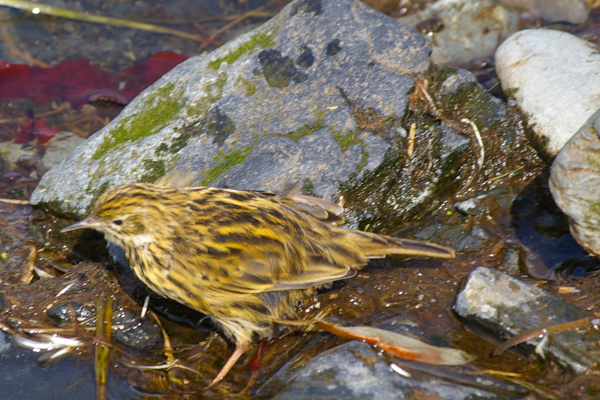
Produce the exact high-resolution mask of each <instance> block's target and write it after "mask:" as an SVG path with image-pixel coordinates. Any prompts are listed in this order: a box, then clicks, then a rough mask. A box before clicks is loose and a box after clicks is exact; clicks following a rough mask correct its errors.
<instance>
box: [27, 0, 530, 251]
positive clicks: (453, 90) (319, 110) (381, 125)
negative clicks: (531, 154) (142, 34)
mask: <svg viewBox="0 0 600 400" xmlns="http://www.w3.org/2000/svg"><path fill="white" fill-rule="evenodd" d="M430 52H431V44H430V42H429V41H428V40H427V39H425V38H423V37H422V36H420V35H419V34H417V33H416V32H415V31H413V30H412V29H410V28H408V27H406V26H404V25H402V24H400V23H398V22H397V21H396V20H394V19H392V18H390V17H387V16H385V15H383V14H381V13H379V12H377V11H375V10H372V9H370V8H369V7H367V6H366V5H364V4H363V3H361V2H359V1H357V0H356V1H352V0H343V1H333V0H322V1H317V0H298V1H296V2H294V3H291V4H289V5H288V6H287V7H286V8H284V9H283V10H282V12H281V13H280V14H279V15H278V16H276V17H275V18H273V19H272V20H271V21H269V22H268V23H266V24H265V25H263V26H261V27H260V28H258V29H256V30H255V31H252V32H249V33H248V34H246V35H244V36H241V37H240V38H238V39H236V40H235V41H233V42H231V43H229V44H227V45H225V46H224V47H222V48H220V49H218V50H216V51H215V52H213V53H211V54H209V55H203V56H198V57H194V58H192V59H189V60H188V61H186V62H184V63H182V64H181V65H179V66H178V67H176V68H175V69H174V70H172V71H171V72H170V73H168V74H167V75H165V76H164V77H163V78H162V79H161V80H159V81H158V82H157V83H156V84H154V85H153V86H152V87H150V88H148V89H147V90H146V91H144V92H143V93H142V94H141V95H140V96H138V97H137V98H136V99H135V100H134V101H133V102H132V103H131V104H130V105H129V106H128V107H126V108H125V110H124V111H123V112H122V113H121V115H119V117H117V118H116V119H115V120H114V121H113V122H112V123H111V124H109V125H108V126H107V127H105V128H104V129H102V130H101V131H99V132H98V133H96V134H95V135H94V136H92V137H91V138H90V139H88V140H87V142H86V143H84V144H83V145H81V146H79V147H78V148H77V149H76V150H75V151H74V152H73V153H72V154H71V155H70V156H69V157H68V158H67V159H66V160H64V161H63V162H62V163H60V164H59V165H58V166H56V167H55V168H53V169H52V170H50V171H49V172H48V173H47V174H46V175H44V177H43V179H42V180H41V182H40V184H39V186H38V188H37V189H36V190H35V192H34V193H33V194H32V197H31V202H32V204H34V205H37V206H39V207H38V208H42V209H45V210H50V211H51V212H52V213H53V214H54V215H62V216H67V217H70V218H81V217H82V216H84V215H86V214H87V213H88V212H89V209H90V208H91V205H92V204H93V202H94V201H95V199H97V198H98V196H100V194H101V193H102V192H104V191H105V190H106V189H107V188H108V187H110V186H113V185H116V184H121V183H127V182H136V181H142V182H153V181H154V180H156V179H157V178H159V177H160V176H163V175H164V174H166V173H168V172H171V171H173V170H187V171H192V172H194V173H195V176H196V179H195V181H193V182H189V184H191V185H210V186H221V187H233V188H238V189H252V190H269V191H275V192H279V191H285V190H286V189H289V187H290V186H291V185H297V184H299V186H301V187H302V190H303V192H304V193H305V194H310V195H314V196H318V197H322V198H325V199H326V200H333V201H338V200H339V199H340V198H341V197H343V198H344V200H345V201H346V205H347V206H348V208H349V213H348V214H347V215H348V221H349V224H350V225H352V226H354V227H357V226H360V227H362V228H365V227H367V226H368V227H370V229H378V230H385V229H389V231H392V229H397V228H398V225H399V223H401V222H403V221H404V220H406V219H410V218H420V217H421V216H422V215H423V213H425V212H427V211H429V210H430V209H431V208H432V207H434V206H435V205H436V204H439V202H441V201H443V198H444V197H445V196H447V195H452V194H453V193H454V192H455V191H457V190H459V189H460V188H461V186H462V185H466V184H470V183H471V182H472V181H473V179H479V178H482V179H483V178H485V176H484V174H483V173H480V172H481V168H480V167H478V162H479V160H478V157H477V156H476V157H473V156H471V152H472V151H473V149H474V148H475V149H479V145H478V144H473V143H474V142H475V139H474V136H473V127H472V125H471V123H470V122H469V123H466V122H464V120H463V119H464V118H467V119H469V121H472V122H473V123H475V124H477V125H478V126H479V127H480V130H481V135H482V137H483V141H484V147H486V148H487V150H486V151H488V156H486V159H488V157H494V158H495V159H504V158H506V157H512V156H513V155H514V154H515V148H516V147H518V146H519V144H518V142H519V140H520V139H519V134H518V132H517V130H518V129H515V126H517V125H518V124H515V123H514V120H511V119H510V118H511V117H510V116H509V115H508V113H507V110H506V107H505V105H504V104H503V103H502V102H501V101H499V100H498V99H495V98H493V97H492V96H490V95H489V94H487V92H486V91H485V90H484V89H483V88H482V87H481V86H480V85H479V84H478V83H477V81H476V79H475V78H474V77H473V75H472V74H471V73H469V72H467V71H464V70H455V69H448V70H442V69H439V68H437V67H434V66H431V65H430V62H429V54H430ZM417 79H418V80H419V81H418V82H420V83H419V84H418V85H416V84H415V82H416V81H417ZM416 86H418V87H416ZM461 121H462V122H461ZM413 124H414V126H415V127H416V129H415V131H414V136H413V137H412V138H410V136H411V135H410V134H409V133H407V132H408V131H410V130H411V126H413ZM409 148H410V149H412V151H411V150H409ZM491 149H494V155H493V156H492V154H490V153H489V152H490V151H491ZM477 154H479V151H477ZM489 159H491V158H489ZM494 165H502V163H494ZM506 165H509V163H507V164H506ZM485 171H486V172H485V173H490V174H498V173H501V172H500V171H496V170H495V167H492V168H488V167H487V166H486V168H485ZM34 220H35V221H40V220H44V217H43V215H42V216H40V215H39V213H37V212H36V214H35V218H34ZM59 223H61V222H59ZM34 225H35V223H34ZM55 228H60V227H58V226H57V227H55ZM33 230H34V231H35V232H46V233H47V232H50V231H52V232H56V231H57V230H56V229H54V228H52V227H50V226H44V227H42V226H41V225H40V226H38V227H37V228H33ZM40 238H41V237H40ZM41 239H42V240H43V241H47V240H51V238H41Z"/></svg>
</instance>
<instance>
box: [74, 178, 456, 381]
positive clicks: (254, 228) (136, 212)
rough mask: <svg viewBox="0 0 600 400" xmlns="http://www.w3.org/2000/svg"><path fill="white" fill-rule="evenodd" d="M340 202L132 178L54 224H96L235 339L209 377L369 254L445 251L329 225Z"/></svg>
mask: <svg viewBox="0 0 600 400" xmlns="http://www.w3.org/2000/svg"><path fill="white" fill-rule="evenodd" d="M341 211H342V209H341V207H339V206H337V205H335V204H333V203H329V202H326V201H323V200H320V199H314V198H311V197H308V196H302V195H290V196H276V195H273V194H271V193H267V192H253V191H241V190H231V189H218V188H209V187H185V188H168V187H162V186H158V185H151V184H142V183H138V184H125V185H120V186H115V187H113V188H111V189H109V190H108V191H107V192H106V193H104V194H103V195H102V196H101V197H100V198H99V199H98V201H97V202H96V204H95V206H94V209H93V211H92V213H91V215H90V217H88V218H86V219H84V220H82V221H80V222H78V223H76V224H73V225H71V226H69V227H67V228H65V229H64V230H63V231H71V230H75V229H84V228H94V229H97V230H99V231H101V232H103V233H104V234H105V236H106V238H107V240H108V241H110V242H112V243H114V244H117V245H119V246H121V247H122V248H123V249H124V250H125V254H126V256H127V259H128V260H129V263H130V265H131V268H132V269H133V271H134V272H135V274H136V275H137V276H138V277H139V278H140V279H141V280H142V281H143V282H144V283H145V284H146V285H148V287H150V288H151V289H152V290H153V291H155V292H156V293H158V294H160V295H162V296H164V297H167V298H170V299H173V300H176V301H178V302H180V303H182V304H184V305H186V306H188V307H191V308H193V309H195V310H198V311H200V312H202V313H205V314H207V315H211V316H212V317H213V319H214V320H215V322H216V323H217V324H218V325H219V326H220V328H221V329H222V330H223V331H224V332H225V334H226V335H227V336H228V337H229V338H230V339H231V340H232V341H233V342H234V343H235V345H236V350H235V351H234V353H233V355H232V356H231V357H230V359H229V361H228V362H227V363H226V364H225V366H224V367H223V369H222V370H221V372H220V373H219V374H218V375H217V377H216V378H215V379H214V380H213V383H212V384H215V383H217V382H219V381H220V380H221V379H222V378H223V377H224V376H225V375H226V374H227V372H228V371H229V369H230V368H231V367H232V366H233V364H234V363H235V362H236V361H237V359H238V358H239V357H240V356H241V355H242V354H243V353H244V351H245V350H246V349H247V348H248V346H249V345H250V344H251V343H252V341H254V340H258V339H263V338H266V337H269V336H271V335H272V334H273V332H274V329H275V325H276V323H275V322H274V320H277V319H282V318H294V317H295V311H294V310H295V307H296V305H297V304H298V302H299V301H300V300H301V299H302V298H305V297H307V296H310V295H312V294H314V292H315V290H316V288H318V287H322V286H324V285H327V284H329V283H331V282H333V281H336V280H340V279H346V278H350V277H352V276H354V275H355V274H356V271H357V270H358V269H360V268H362V267H363V266H365V265H366V264H367V263H368V262H369V260H371V259H376V258H384V257H386V256H401V255H410V256H413V255H417V256H431V257H440V258H451V257H454V251H453V250H452V249H449V248H447V247H443V246H439V245H435V244H431V243H426V242H421V241H416V240H410V239H400V238H394V237H390V236H384V235H378V234H374V233H368V232H362V231H356V230H349V229H343V228H339V227H336V226H334V225H332V224H330V223H329V222H330V221H332V220H336V219H338V218H339V214H340V213H341Z"/></svg>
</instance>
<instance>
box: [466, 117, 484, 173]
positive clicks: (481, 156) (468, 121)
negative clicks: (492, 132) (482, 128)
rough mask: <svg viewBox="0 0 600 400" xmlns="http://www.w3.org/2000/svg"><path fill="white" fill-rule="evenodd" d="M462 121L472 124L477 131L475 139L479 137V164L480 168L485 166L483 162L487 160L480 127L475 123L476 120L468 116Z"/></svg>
mask: <svg viewBox="0 0 600 400" xmlns="http://www.w3.org/2000/svg"><path fill="white" fill-rule="evenodd" d="M460 122H464V123H466V124H470V125H471V128H473V132H474V133H475V139H477V143H478V144H479V148H480V150H479V160H478V161H477V164H478V165H479V169H481V168H482V167H483V163H484V161H485V147H483V140H482V139H481V133H479V128H477V125H475V122H473V121H471V120H470V119H468V118H463V119H461V120H460Z"/></svg>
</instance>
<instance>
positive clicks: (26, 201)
mask: <svg viewBox="0 0 600 400" xmlns="http://www.w3.org/2000/svg"><path fill="white" fill-rule="evenodd" d="M0 203H6V204H20V205H24V206H26V205H28V204H29V200H14V199H0Z"/></svg>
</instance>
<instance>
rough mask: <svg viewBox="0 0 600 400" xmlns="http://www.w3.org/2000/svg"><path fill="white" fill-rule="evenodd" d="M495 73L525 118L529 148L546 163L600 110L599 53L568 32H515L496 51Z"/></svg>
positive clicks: (541, 30) (536, 30) (543, 30)
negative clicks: (530, 133)
mask: <svg viewBox="0 0 600 400" xmlns="http://www.w3.org/2000/svg"><path fill="white" fill-rule="evenodd" d="M496 72H497V74H498V77H499V79H500V82H501V84H502V89H503V90H504V93H506V94H507V95H508V96H510V97H512V98H514V100H516V102H517V104H518V106H519V107H520V108H521V110H523V111H524V112H525V114H526V115H527V117H528V123H529V125H530V126H531V127H532V129H533V131H534V133H535V138H534V140H533V142H534V143H533V145H534V146H535V147H536V148H537V150H538V151H539V152H540V153H541V154H542V156H543V157H545V158H547V159H552V158H553V157H554V156H555V155H556V153H558V151H559V150H560V149H561V148H562V147H563V146H564V144H565V143H566V142H567V141H568V140H569V139H570V138H571V136H573V135H574V134H575V132H577V131H578V130H579V128H580V127H581V126H582V125H583V124H584V123H585V122H586V121H587V119H588V118H589V117H590V116H591V115H592V114H593V113H594V112H595V111H596V110H597V109H598V108H599V107H600V54H598V50H597V49H596V47H595V46H594V45H592V44H590V43H588V42H586V41H585V40H582V39H579V38H578V37H576V36H573V35H571V34H569V33H565V32H559V31H554V30H550V29H535V30H534V29H532V30H524V31H521V32H518V33H515V34H514V35H512V36H511V37H510V38H508V39H507V40H506V41H505V42H504V43H502V45H501V46H500V47H499V48H498V50H497V51H496Z"/></svg>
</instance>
